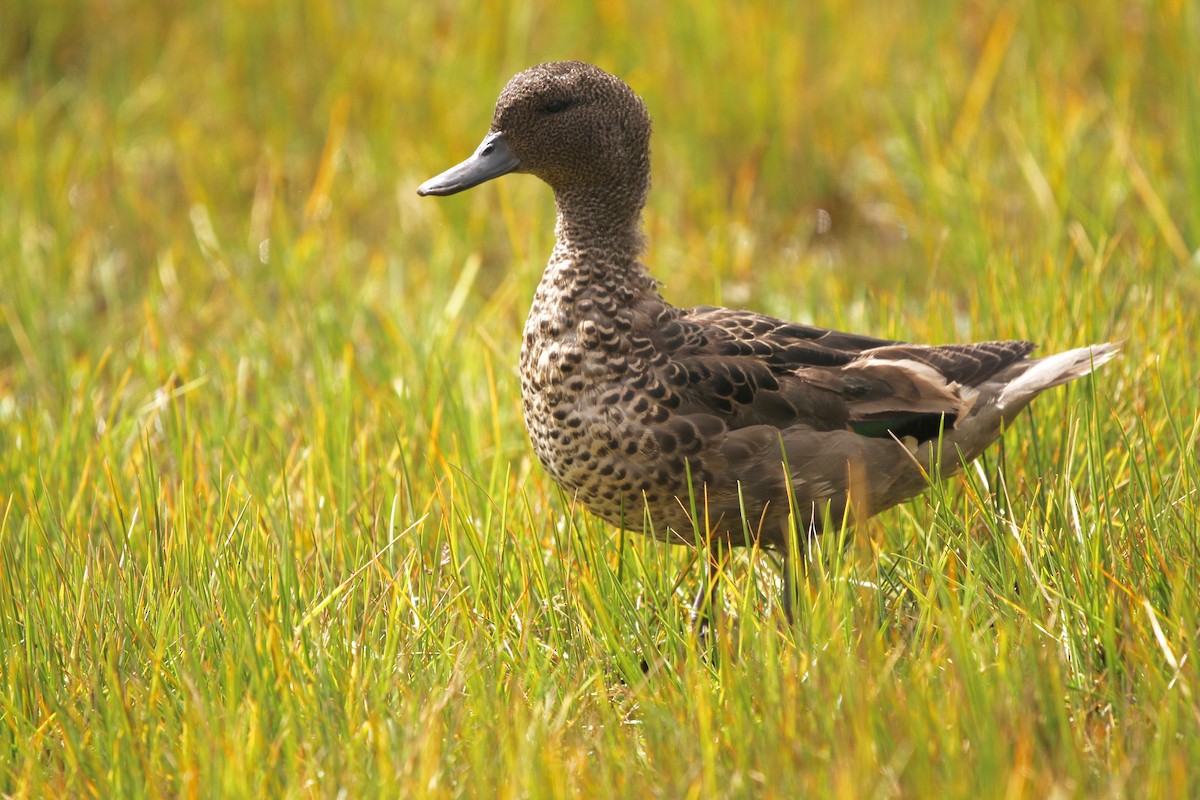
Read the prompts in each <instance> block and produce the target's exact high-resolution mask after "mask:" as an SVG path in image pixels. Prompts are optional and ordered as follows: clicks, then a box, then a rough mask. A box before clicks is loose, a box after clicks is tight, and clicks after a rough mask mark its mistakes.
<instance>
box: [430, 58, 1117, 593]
mask: <svg viewBox="0 0 1200 800" xmlns="http://www.w3.org/2000/svg"><path fill="white" fill-rule="evenodd" d="M650 137H651V120H650V115H649V113H648V111H647V108H646V104H645V103H644V102H643V101H642V99H641V98H640V97H639V96H638V95H637V94H636V93H635V92H634V91H633V89H631V88H630V87H629V85H628V84H626V83H625V82H624V81H623V80H621V79H620V78H618V77H616V76H614V75H612V74H610V73H608V72H605V71H604V70H602V69H600V68H599V67H596V66H593V65H591V64H587V63H583V62H579V61H555V62H548V63H543V64H539V65H537V66H534V67H531V68H529V69H526V70H525V71H523V72H521V73H519V74H518V75H516V76H515V77H513V78H512V79H511V80H509V81H508V83H507V85H506V86H505V87H504V88H503V90H502V91H501V93H500V96H499V99H498V100H497V102H496V105H495V110H494V112H493V115H492V122H491V127H490V128H489V130H488V132H487V135H486V136H485V137H484V138H483V141H482V142H481V143H480V145H479V146H478V148H477V149H476V150H475V152H474V153H473V154H472V155H471V156H470V157H469V158H467V159H466V160H465V161H463V162H462V163H460V164H458V165H457V166H454V167H451V168H450V169H448V170H446V171H445V172H442V173H441V174H439V175H437V176H436V177H433V178H430V179H429V180H428V181H426V182H424V183H423V184H421V186H420V187H419V188H418V190H417V192H418V194H420V195H422V196H426V195H435V196H444V195H453V194H456V193H458V192H462V191H465V190H467V189H470V188H472V187H475V186H478V185H479V184H482V183H484V182H487V181H490V180H493V179H495V178H499V177H501V176H503V175H507V174H510V173H525V174H530V175H534V176H536V177H538V178H540V179H541V180H542V181H544V182H545V183H547V184H549V186H550V188H551V189H552V190H553V192H554V200H555V206H556V212H557V214H556V224H555V239H556V241H555V244H554V249H553V250H552V251H551V253H550V258H549V262H548V263H547V265H546V268H545V271H544V273H543V274H542V277H541V281H540V283H539V284H538V287H537V290H536V292H535V293H534V296H533V303H532V306H531V308H530V311H529V317H528V319H527V321H526V323H525V328H524V334H523V340H522V344H521V355H520V378H521V395H522V404H523V410H524V418H525V424H526V427H527V428H528V432H529V436H530V439H531V441H532V445H533V450H534V452H535V453H536V455H537V458H538V460H539V461H540V462H541V464H542V465H543V466H544V468H545V469H546V471H547V472H548V473H549V475H550V476H551V477H552V478H553V480H554V481H555V482H556V483H557V484H558V485H559V486H560V487H561V488H562V489H563V491H564V492H565V493H566V495H567V496H568V497H569V498H572V499H574V500H575V501H577V502H579V503H582V504H583V505H584V506H585V507H586V508H587V509H588V510H589V511H590V512H591V513H593V514H595V515H596V516H598V517H600V518H601V519H603V520H605V521H607V522H608V523H611V524H612V525H615V526H617V527H619V528H621V529H624V530H633V531H637V532H641V533H645V534H647V535H650V536H652V537H654V538H656V539H660V540H663V541H667V542H673V543H679V544H685V545H690V546H693V547H705V548H709V549H710V550H709V552H725V551H726V550H727V549H728V548H734V547H747V546H754V547H759V548H763V549H766V550H774V551H776V552H778V553H780V554H782V556H783V558H784V568H785V571H786V572H788V573H789V574H790V572H791V569H790V568H791V566H792V559H795V558H797V557H798V556H799V557H801V558H803V556H804V555H805V552H806V551H807V550H808V549H809V544H810V543H811V542H813V541H814V540H815V537H817V536H818V535H820V534H821V533H822V532H823V531H828V530H835V531H836V530H842V531H844V530H846V529H847V528H848V527H849V526H851V525H853V524H855V523H856V522H858V521H861V520H863V519H865V518H867V517H870V516H872V515H875V514H878V513H880V512H882V511H884V510H886V509H888V508H891V507H893V506H895V505H897V504H899V503H902V502H905V501H907V500H910V499H912V498H914V497H916V496H918V495H920V494H921V493H922V492H924V491H925V490H926V489H928V488H929V487H930V486H931V484H932V481H934V480H940V479H945V478H948V477H951V476H953V475H955V474H956V473H958V472H960V471H961V470H962V469H963V467H964V466H965V465H966V464H968V463H970V462H971V461H972V460H973V459H975V458H976V457H977V456H979V455H980V454H981V453H982V452H983V451H984V450H985V449H986V448H987V447H988V446H989V445H991V444H993V443H994V442H996V441H997V440H998V439H999V438H1000V437H1001V435H1002V434H1003V432H1004V431H1005V430H1006V429H1007V428H1008V427H1010V426H1011V425H1012V423H1013V421H1014V419H1015V418H1016V417H1017V415H1018V414H1019V413H1020V412H1021V411H1022V410H1023V409H1025V407H1026V406H1028V405H1029V403H1030V401H1032V400H1033V399H1034V398H1035V397H1036V396H1037V395H1039V394H1041V393H1042V392H1044V391H1046V390H1048V389H1050V388H1053V387H1056V386H1059V385H1062V384H1064V383H1067V382H1069V381H1072V380H1075V379H1077V378H1081V377H1083V376H1085V375H1088V374H1089V373H1091V372H1092V371H1093V370H1094V369H1095V368H1097V367H1099V366H1100V365H1102V364H1104V363H1105V362H1107V361H1108V360H1110V359H1111V358H1112V357H1113V356H1114V355H1116V354H1117V352H1118V350H1119V347H1120V343H1113V342H1108V343H1102V344H1094V345H1090V346H1085V347H1079V348H1076V349H1071V350H1067V351H1065V352H1059V353H1057V354H1054V355H1049V356H1045V357H1040V358H1038V357H1033V355H1032V353H1033V350H1034V345H1033V344H1032V343H1031V342H1028V341H1015V340H1014V341H989V342H975V343H970V344H942V345H925V344H915V343H910V342H903V341H893V340H888V339H880V338H875V337H872V336H865V335H860V334H853V333H845V332H841V331H837V330H830V329H826V328H821V327H817V326H814V325H810V324H802V323H797V322H789V321H787V320H784V319H779V318H776V317H772V316H768V315H765V314H760V313H756V312H753V311H744V310H736V309H729V308H717V307H713V306H700V307H696V308H680V307H676V306H674V305H672V304H671V303H669V302H668V301H667V300H665V299H664V298H663V295H662V293H661V291H660V286H661V285H660V283H659V282H658V281H657V280H656V279H655V278H654V277H652V276H651V275H650V273H649V271H648V270H647V267H646V266H645V265H644V264H643V263H642V260H641V257H642V253H643V250H644V236H643V232H642V212H643V208H644V206H645V203H646V199H647V195H648V192H649V188H650ZM712 563H715V559H714V562H712ZM699 603H700V600H699V598H698V599H697V605H699Z"/></svg>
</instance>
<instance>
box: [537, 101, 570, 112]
mask: <svg viewBox="0 0 1200 800" xmlns="http://www.w3.org/2000/svg"><path fill="white" fill-rule="evenodd" d="M570 107H571V104H570V103H569V102H567V101H566V100H551V101H550V102H549V103H546V105H544V106H542V113H543V114H557V113H558V112H560V111H566V110H567V109H568V108H570Z"/></svg>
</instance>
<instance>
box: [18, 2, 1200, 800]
mask: <svg viewBox="0 0 1200 800" xmlns="http://www.w3.org/2000/svg"><path fill="white" fill-rule="evenodd" d="M788 5H791V4H761V5H756V6H743V5H740V4H739V5H738V6H736V7H734V6H732V5H731V6H722V5H720V4H698V5H696V4H693V5H692V6H689V7H687V9H686V10H684V8H683V7H680V9H679V10H678V11H674V12H668V11H663V10H652V9H651V8H650V6H647V5H646V4H634V3H624V2H619V0H609V1H608V2H601V3H597V4H595V5H594V6H591V7H588V6H584V5H582V4H580V5H569V4H552V3H540V2H529V3H524V4H518V3H506V2H497V3H478V2H477V3H472V2H461V3H442V4H434V3H425V4H417V3H410V4H384V3H365V4H361V5H357V6H345V7H344V6H339V5H337V4H316V3H313V4H300V3H286V2H280V1H279V0H259V2H256V3H253V4H250V6H246V5H245V4H237V3H214V4H207V5H204V4H190V3H138V2H132V0H130V1H127V2H120V1H119V0H118V1H117V2H99V1H98V0H66V2H61V3H56V4H45V3H41V2H35V0H12V2H8V3H6V4H5V6H4V10H3V11H0V67H2V69H0V166H2V169H3V176H4V177H3V184H4V188H3V190H0V282H2V285H3V287H4V288H3V290H2V291H0V454H2V455H0V561H2V568H0V676H2V679H3V680H2V681H0V794H3V795H4V796H13V797H40V796H75V797H86V796H96V797H112V796H189V797H191V796H255V797H258V796H282V797H294V796H329V797H333V796H350V797H358V796H392V797H394V796H435V797H437V796H477V795H483V796H501V797H517V796H529V797H557V796H565V795H576V794H578V795H585V796H614V797H624V796H642V795H650V796H661V797H710V796H730V797H740V796H786V797H796V796H807V795H818V796H833V795H836V796H846V797H867V796H872V797H892V796H939V797H940V796H945V797H994V796H1004V797H1045V796H1122V795H1127V794H1129V795H1138V796H1180V797H1183V796H1196V795H1197V794H1200V770H1198V769H1197V767H1196V765H1197V764H1200V702H1198V699H1197V697H1196V692H1197V691H1200V674H1198V673H1197V664H1196V660H1197V659H1196V657H1195V647H1196V644H1195V642H1196V637H1197V635H1198V633H1200V614H1198V612H1197V609H1198V608H1200V596H1198V590H1197V585H1198V584H1197V580H1196V576H1197V574H1198V572H1197V570H1198V568H1200V551H1198V548H1200V545H1198V543H1197V542H1198V538H1197V534H1198V527H1200V523H1198V522H1197V506H1198V499H1197V488H1196V487H1197V486H1200V463H1198V460H1197V446H1198V445H1197V443H1198V441H1200V410H1198V409H1200V402H1198V399H1197V398H1198V397H1200V392H1198V391H1197V390H1198V386H1197V382H1198V376H1197V364H1196V360H1197V353H1200V333H1198V331H1200V326H1197V325H1196V324H1195V321H1194V318H1195V309H1196V308H1197V307H1200V259H1198V257H1197V255H1196V253H1197V249H1196V248H1197V247H1198V246H1200V216H1197V215H1196V214H1195V213H1194V210H1195V209H1196V208H1200V102H1198V101H1200V98H1198V97H1197V90H1196V84H1195V81H1194V79H1193V76H1195V75H1196V74H1200V55H1198V54H1200V15H1197V12H1196V10H1195V8H1194V6H1193V5H1192V4H1190V3H1186V2H1163V3H1159V4H1155V3H1116V2H1101V3H1099V4H1095V3H1092V4H1083V3H1055V4H1050V3H1034V2H1017V3H1000V2H995V3H993V2H978V3H971V4H965V5H948V4H917V3H892V4H886V5H885V6H883V7H879V8H870V9H864V8H858V7H853V6H851V5H850V4H848V3H844V2H839V0H824V1H823V2H818V3H811V4H805V7H804V9H803V10H800V9H791V10H789V9H787V8H785V6H788ZM561 57H577V58H583V59H586V60H590V61H594V62H596V63H599V64H600V65H602V66H604V67H606V68H608V69H610V70H612V71H614V72H617V73H618V74H621V75H622V76H624V77H625V78H626V79H628V80H629V81H630V82H631V83H632V84H633V86H634V87H635V88H636V89H637V90H638V91H639V92H640V93H642V94H643V95H644V96H645V98H646V99H647V102H648V104H649V106H650V109H651V112H652V114H653V116H654V118H655V124H656V138H655V143H654V148H655V149H654V158H655V170H656V172H655V190H654V192H653V193H652V199H651V203H650V207H649V208H648V209H647V213H646V222H647V230H648V234H649V238H650V241H651V242H652V246H651V250H650V252H649V253H648V256H647V258H648V262H649V263H650V264H651V266H652V268H653V270H654V271H655V273H656V274H658V275H659V276H663V277H666V278H668V279H669V280H668V283H667V285H666V287H665V292H666V293H667V295H668V297H670V298H671V299H672V300H674V301H676V302H678V303H680V304H696V303H716V302H724V303H728V304H733V305H740V306H747V307H753V308H756V309H760V310H763V311H767V312H771V313H775V314H778V315H782V316H786V317H791V318H795V319H801V320H812V321H816V322H819V323H821V324H825V325H831V326H838V327H843V328H850V329H855V330H861V331H871V332H875V333H877V334H879V335H885V336H892V337H897V338H905V339H911V340H917V341H954V340H964V339H969V338H990V337H1027V338H1031V339H1034V340H1036V341H1038V342H1039V343H1040V345H1041V347H1042V348H1043V351H1045V352H1050V351H1054V350H1058V349H1064V348H1067V347H1071V346H1077V345H1081V344H1084V343H1087V342H1092V341H1103V340H1109V339H1123V340H1125V341H1126V347H1125V351H1124V353H1123V356H1122V358H1121V359H1119V360H1118V361H1116V362H1113V363H1111V364H1109V365H1108V366H1107V367H1106V368H1105V369H1104V370H1103V371H1102V372H1101V373H1100V374H1099V375H1097V376H1096V377H1095V378H1094V379H1091V380H1087V381H1084V382H1080V383H1078V384H1076V385H1074V386H1072V387H1070V388H1069V389H1066V390H1056V391H1055V392H1053V393H1051V394H1049V395H1047V396H1045V397H1043V398H1041V399H1040V400H1039V401H1038V402H1037V403H1035V405H1034V407H1033V409H1032V411H1031V412H1030V413H1028V414H1026V415H1024V416H1023V417H1022V419H1021V420H1020V422H1019V424H1018V425H1017V426H1016V428H1015V429H1014V430H1013V431H1011V432H1010V433H1009V434H1008V436H1007V437H1006V439H1005V442H1004V445H1003V447H1002V448H997V449H994V450H993V451H991V453H989V455H988V456H987V457H986V458H985V459H984V460H982V461H981V462H980V463H979V465H978V467H977V468H972V469H971V470H969V471H968V472H967V474H966V475H965V476H964V477H962V478H956V479H954V480H952V481H949V482H948V483H945V484H942V485H939V486H937V487H935V488H934V489H933V490H931V492H930V493H929V494H928V496H927V497H926V498H924V499H921V500H918V501H915V502H913V503H910V504H908V505H906V506H904V507H902V508H899V509H896V510H893V511H891V512H889V513H887V514H884V515H882V516H881V517H878V518H876V519H875V520H872V521H871V522H869V523H868V524H865V525H863V526H862V528H861V529H860V530H859V531H857V532H856V534H855V536H854V538H853V541H852V544H851V546H849V547H848V548H846V549H844V550H838V549H837V548H832V547H827V548H825V550H824V552H823V553H822V554H821V560H820V561H819V563H818V565H817V566H816V568H815V569H814V574H813V575H812V577H811V580H810V581H809V583H808V585H807V586H805V587H803V589H802V590H801V592H800V597H799V598H798V610H797V617H798V619H797V623H796V625H795V626H794V627H790V628H789V627H788V626H786V625H785V624H783V623H782V621H781V619H780V615H779V611H778V607H779V597H780V593H779V587H778V585H777V583H778V577H777V572H776V571H775V568H774V565H773V563H772V561H771V559H770V558H769V557H768V556H766V555H764V554H761V553H750V554H745V555H743V556H741V557H739V558H738V559H736V560H735V562H734V563H733V564H732V565H731V566H730V567H729V574H728V576H727V578H728V580H727V581H726V587H725V591H724V595H723V602H724V603H725V604H726V606H727V608H728V613H727V615H726V618H727V622H728V624H726V625H725V626H724V627H723V628H722V630H721V632H720V635H719V636H718V637H717V641H716V644H715V647H716V648H717V651H718V652H717V655H716V657H715V658H711V659H706V658H702V657H700V656H699V655H698V654H697V653H696V652H695V645H694V643H693V642H692V640H691V639H690V637H688V636H687V635H686V633H685V631H686V605H687V602H688V600H689V596H690V594H691V593H692V592H693V591H694V589H695V587H696V586H697V585H698V584H699V581H700V578H701V576H700V569H699V568H698V567H697V566H696V564H695V563H694V558H695V557H694V554H692V553H689V552H687V551H685V550H682V549H674V548H668V547H665V546H662V545H659V544H655V543H653V542H647V541H645V540H643V539H642V538H641V537H639V536H636V535H628V536H622V535H620V534H619V533H617V532H616V531H614V530H612V529H610V528H608V527H606V526H605V525H603V524H601V523H599V522H598V521H597V520H595V519H593V518H591V517H589V516H588V515H587V514H586V513H585V512H583V511H582V510H581V509H578V508H575V507H573V506H572V504H571V502H570V499H569V498H565V497H562V496H560V494H559V493H558V492H557V491H556V490H555V488H554V487H553V485H552V484H551V483H550V482H549V480H548V479H547V477H546V475H545V474H544V473H543V472H542V471H541V469H540V468H539V467H538V466H536V465H535V464H534V463H533V462H532V457H531V451H530V448H529V446H528V444H527V442H526V439H525V434H524V431H523V427H522V424H521V421H520V411H519V382H518V380H517V377H516V375H515V372H514V369H515V364H516V359H517V350H518V347H519V330H520V325H521V322H522V321H523V318H524V313H525V311H526V309H527V307H528V303H529V300H530V297H531V294H532V290H533V287H534V285H535V284H536V281H537V279H538V275H539V270H540V265H541V264H542V263H544V259H545V256H546V254H547V253H548V251H549V249H550V246H551V241H552V228H553V206H552V202H551V198H550V196H549V192H548V191H547V190H546V189H545V188H544V187H543V186H541V185H540V184H538V183H537V182H536V181H534V180H532V179H529V178H508V179H505V180H503V181H500V182H497V183H495V184H492V185H489V186H488V187H485V188H482V189H478V190H475V191H474V192H471V193H468V194H467V195H464V196H461V197H459V198H453V199H449V200H445V201H440V202H439V201H432V200H428V199H426V200H421V199H418V198H417V197H416V196H415V192H414V189H415V187H416V185H417V184H418V183H419V182H420V181H421V180H423V179H424V178H426V177H429V176H430V175H432V174H434V173H436V172H438V171H440V170H441V169H443V168H444V167H446V166H448V165H450V164H452V163H455V162H456V161H457V160H459V159H460V158H462V157H463V156H465V155H466V154H467V153H469V152H470V151H471V150H472V149H473V148H474V146H475V145H476V144H477V142H478V140H479V138H481V136H482V135H483V133H484V131H485V129H486V127H487V123H488V119H489V115H490V108H491V104H492V102H493V100H494V98H495V95H496V94H497V92H498V90H499V88H500V87H501V86H502V84H503V82H504V81H505V80H507V78H508V77H509V76H510V75H511V74H513V73H514V72H516V71H518V70H519V69H521V68H523V67H525V66H528V65H529V64H532V63H535V62H538V61H541V60H547V59H550V58H561ZM819 211H824V212H825V213H827V214H828V215H829V218H830V219H831V221H832V227H831V228H830V230H828V231H827V232H822V229H821V227H820V226H818V224H817V221H818V216H819Z"/></svg>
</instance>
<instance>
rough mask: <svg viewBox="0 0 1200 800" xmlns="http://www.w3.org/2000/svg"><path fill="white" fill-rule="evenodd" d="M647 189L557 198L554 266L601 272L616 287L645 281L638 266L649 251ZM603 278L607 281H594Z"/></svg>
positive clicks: (614, 189) (611, 189) (569, 194)
mask: <svg viewBox="0 0 1200 800" xmlns="http://www.w3.org/2000/svg"><path fill="white" fill-rule="evenodd" d="M645 197H646V187H641V186H621V185H610V186H606V187H602V188H593V189H588V190H583V189H575V190H559V191H556V192H555V193H554V201H555V205H556V207H557V210H558V222H557V224H556V225H555V229H554V233H555V236H556V237H557V239H558V243H557V245H556V246H555V248H554V256H555V257H554V259H552V263H553V261H563V260H564V259H567V260H570V261H572V262H574V266H575V268H576V269H578V270H585V271H591V270H592V269H593V268H600V269H601V270H602V272H603V273H604V274H607V275H611V277H612V278H614V279H615V280H616V281H617V282H624V281H626V280H627V279H629V278H633V277H637V276H644V275H645V268H644V267H643V266H642V264H641V262H640V261H639V260H638V259H639V258H640V256H641V254H642V250H643V249H644V247H645V240H644V238H643V236H642V205H643V203H644V201H645ZM595 277H596V278H601V277H603V275H596V276H595Z"/></svg>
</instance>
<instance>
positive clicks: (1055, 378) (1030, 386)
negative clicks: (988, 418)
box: [996, 342, 1121, 411]
mask: <svg viewBox="0 0 1200 800" xmlns="http://www.w3.org/2000/svg"><path fill="white" fill-rule="evenodd" d="M1120 350H1121V342H1106V343H1104V344H1094V345H1091V346H1089V347H1078V348H1076V349H1074V350H1067V351H1066V352H1063V353H1055V354H1054V355H1052V356H1046V357H1045V358H1037V359H1033V360H1031V361H1028V362H1025V364H1023V365H1022V366H1024V367H1025V369H1023V370H1022V371H1021V373H1020V374H1019V375H1017V376H1016V377H1015V378H1013V379H1012V380H1011V381H1009V382H1008V383H1007V384H1005V386H1004V388H1003V389H1001V390H1000V395H999V396H998V397H997V398H996V406H997V407H998V408H1000V409H1001V410H1002V411H1009V410H1010V409H1012V410H1020V409H1021V408H1022V407H1024V406H1025V404H1026V403H1028V402H1029V401H1030V400H1032V399H1033V398H1034V396H1035V395H1038V394H1040V393H1041V392H1044V391H1045V390H1046V389H1050V388H1052V387H1054V386H1061V385H1062V384H1064V383H1067V382H1068V381H1073V380H1075V379H1076V378H1082V377H1083V376H1084V375H1087V374H1088V373H1089V372H1091V371H1092V370H1094V369H1096V367H1099V366H1100V365H1101V364H1104V363H1105V362H1107V361H1109V360H1111V359H1112V358H1113V356H1115V355H1116V354H1117V353H1118V352H1119V351H1120Z"/></svg>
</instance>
